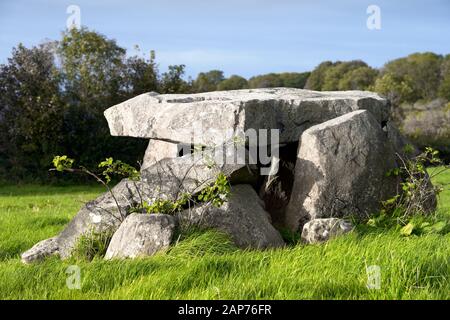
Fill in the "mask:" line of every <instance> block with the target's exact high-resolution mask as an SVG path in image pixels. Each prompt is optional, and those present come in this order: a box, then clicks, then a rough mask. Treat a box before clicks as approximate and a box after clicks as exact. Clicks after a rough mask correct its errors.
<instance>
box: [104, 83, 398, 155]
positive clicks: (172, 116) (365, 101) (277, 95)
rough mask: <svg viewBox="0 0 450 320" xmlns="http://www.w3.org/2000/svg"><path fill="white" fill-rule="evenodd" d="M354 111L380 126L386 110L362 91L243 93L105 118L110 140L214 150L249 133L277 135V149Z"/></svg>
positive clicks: (178, 99) (130, 105)
mask: <svg viewBox="0 0 450 320" xmlns="http://www.w3.org/2000/svg"><path fill="white" fill-rule="evenodd" d="M359 109H367V110H369V111H370V112H371V113H372V114H373V115H374V117H375V119H376V120H377V121H378V122H380V123H381V121H386V120H387V119H388V117H389V109H390V105H389V102H388V101H387V100H385V99H383V98H381V97H380V96H379V95H377V94H375V93H372V92H367V91H340V92H331V91H330V92H316V91H309V90H303V89H293V88H270V89H245V90H231V91H216V92H208V93H198V94H165V95H156V94H154V93H151V94H142V95H139V96H137V97H134V98H132V99H129V100H127V101H125V102H123V103H120V104H118V105H115V106H113V107H111V108H109V109H107V110H106V111H105V117H106V119H107V120H108V124H109V128H110V131H111V134H112V135H114V136H131V137H140V138H153V139H160V140H165V141H172V142H182V143H187V144H202V145H206V146H214V145H218V144H221V143H223V142H224V141H227V140H229V139H230V138H231V137H232V136H236V135H239V134H240V133H242V132H245V131H246V130H247V129H249V128H252V129H255V130H258V129H279V130H280V143H284V142H293V141H297V140H298V137H299V136H300V134H301V133H302V132H303V131H304V130H305V129H307V128H308V127H310V126H313V125H315V124H319V123H321V122H324V121H327V120H330V119H332V118H335V117H337V116H340V115H343V114H345V113H348V112H351V111H355V110H359ZM196 132H197V133H196ZM198 133H199V134H198ZM194 136H195V139H194V140H193V137H194Z"/></svg>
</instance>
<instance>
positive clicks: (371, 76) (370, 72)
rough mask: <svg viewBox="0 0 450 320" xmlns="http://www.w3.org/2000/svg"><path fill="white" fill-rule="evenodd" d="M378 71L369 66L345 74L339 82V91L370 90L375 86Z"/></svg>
mask: <svg viewBox="0 0 450 320" xmlns="http://www.w3.org/2000/svg"><path fill="white" fill-rule="evenodd" d="M377 76H378V71H377V70H375V69H373V68H371V67H369V66H367V67H365V66H363V67H360V68H357V69H353V70H351V71H349V72H347V73H345V74H344V75H343V76H342V77H341V79H340V80H339V82H338V89H339V90H368V89H369V88H371V86H373V84H374V83H375V80H376V78H377Z"/></svg>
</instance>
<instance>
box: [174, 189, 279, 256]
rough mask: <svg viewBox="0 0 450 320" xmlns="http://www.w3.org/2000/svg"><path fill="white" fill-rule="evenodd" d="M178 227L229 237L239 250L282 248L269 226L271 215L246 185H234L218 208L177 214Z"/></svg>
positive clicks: (273, 230) (203, 208) (276, 233)
mask: <svg viewBox="0 0 450 320" xmlns="http://www.w3.org/2000/svg"><path fill="white" fill-rule="evenodd" d="M179 218H180V221H181V223H185V224H186V223H187V224H191V225H199V226H201V227H206V228H217V229H219V230H221V231H223V232H225V233H227V234H229V235H230V236H231V238H232V239H233V241H234V243H235V244H236V245H237V246H239V247H241V248H255V249H263V248H273V247H282V246H284V241H283V239H282V238H281V235H280V233H279V232H278V231H277V230H276V229H275V228H274V227H273V226H272V224H271V223H270V222H271V221H270V215H269V213H267V212H266V211H265V210H264V208H263V203H262V201H261V199H260V198H259V197H258V195H257V194H256V192H255V191H254V190H253V188H252V187H251V186H249V185H235V186H233V187H232V190H231V197H230V198H229V199H228V200H227V202H225V203H224V204H223V205H222V206H221V207H219V208H217V207H215V206H212V205H202V206H199V207H195V208H192V209H190V210H186V211H183V212H181V213H180V214H179Z"/></svg>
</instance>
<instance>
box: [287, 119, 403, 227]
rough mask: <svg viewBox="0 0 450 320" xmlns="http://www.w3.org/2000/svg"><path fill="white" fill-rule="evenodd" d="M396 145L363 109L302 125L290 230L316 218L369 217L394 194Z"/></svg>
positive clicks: (291, 203) (395, 183)
mask: <svg viewBox="0 0 450 320" xmlns="http://www.w3.org/2000/svg"><path fill="white" fill-rule="evenodd" d="M395 167H396V162H395V156H394V151H393V150H392V146H391V144H390V142H389V140H388V138H387V136H386V133H385V132H384V131H383V130H382V128H381V125H380V123H379V122H378V121H376V120H375V118H374V117H373V116H372V115H371V114H370V113H369V112H367V111H363V110H360V111H354V112H351V113H349V114H346V115H343V116H341V117H338V118H336V119H333V120H330V121H327V122H324V123H322V124H320V125H317V126H314V127H311V128H309V129H308V130H306V131H305V132H304V133H303V134H302V136H301V139H300V146H299V150H298V158H297V163H296V167H295V177H294V179H295V180H294V186H293V189H292V194H291V199H290V202H289V205H288V208H287V212H286V223H287V226H288V227H289V228H290V229H291V230H295V231H296V230H299V228H301V227H302V226H303V225H304V224H305V223H306V222H307V221H309V220H311V219H317V218H331V217H346V216H353V217H357V218H367V217H369V216H370V215H371V214H373V213H376V212H377V211H379V210H380V205H381V203H380V202H381V201H382V200H386V199H387V198H390V197H392V196H394V195H395V194H396V187H397V180H396V179H395V178H392V177H386V173H387V172H388V171H389V170H391V169H393V168H395Z"/></svg>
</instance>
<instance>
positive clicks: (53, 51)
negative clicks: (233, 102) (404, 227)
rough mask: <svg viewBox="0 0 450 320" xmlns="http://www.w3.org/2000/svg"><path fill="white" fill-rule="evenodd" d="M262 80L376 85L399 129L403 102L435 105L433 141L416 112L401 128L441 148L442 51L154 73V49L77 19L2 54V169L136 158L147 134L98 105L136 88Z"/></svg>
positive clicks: (449, 75)
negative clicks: (294, 66) (124, 130)
mask: <svg viewBox="0 0 450 320" xmlns="http://www.w3.org/2000/svg"><path fill="white" fill-rule="evenodd" d="M264 87H293V88H305V89H311V90H371V91H376V92H379V93H381V94H383V95H385V96H387V97H388V98H389V99H391V101H392V103H393V105H394V109H395V112H394V118H395V119H396V121H397V122H399V124H400V126H401V127H402V128H403V127H405V126H404V125H403V124H404V123H403V122H404V120H405V119H408V116H409V117H410V118H411V110H413V111H414V112H413V113H412V114H414V115H417V112H418V111H417V108H419V111H420V112H424V110H425V112H426V113H425V114H426V116H427V117H430V115H431V114H433V112H434V113H436V112H441V113H438V114H433V116H431V118H432V119H431V120H429V119H428V120H429V121H428V120H427V121H428V122H431V123H427V124H426V125H425V126H424V127H425V129H427V130H429V129H430V127H436V126H440V127H442V121H444V123H443V126H444V129H443V130H442V128H438V129H439V130H440V131H439V134H437V138H438V139H437V140H436V139H435V138H436V135H435V134H434V133H430V132H426V135H427V136H430V137H431V140H430V139H428V140H427V139H425V140H424V141H421V140H420V139H421V138H423V136H424V134H422V133H421V132H419V131H420V130H419V129H421V127H420V126H421V125H422V124H421V123H420V121H419V122H417V121H416V120H417V119H416V118H414V117H413V120H414V121H412V123H413V125H410V126H412V129H411V128H406V129H405V128H403V129H404V130H405V131H406V132H409V131H408V130H410V131H411V130H412V131H411V132H409V135H410V136H411V137H413V138H414V139H415V140H417V141H419V142H420V141H421V143H422V144H424V143H429V142H430V141H431V144H433V143H434V142H436V141H437V142H436V143H437V144H438V145H436V143H435V145H434V147H437V148H439V147H441V149H442V150H444V151H446V150H447V151H448V148H449V144H450V142H449V141H450V133H449V129H448V126H449V125H448V123H449V122H446V123H445V121H447V120H449V121H450V119H449V116H450V115H449V112H450V107H449V106H450V105H449V104H448V101H449V100H450V55H446V56H442V55H438V54H434V53H429V52H428V53H416V54H412V55H410V56H408V57H405V58H400V59H396V60H394V61H391V62H388V63H387V64H386V65H384V66H383V67H382V68H381V69H375V68H372V67H370V66H369V65H367V64H366V63H365V62H363V61H359V60H358V61H345V62H341V61H338V62H331V61H326V62H323V63H321V64H320V65H319V66H317V67H316V68H315V69H314V70H313V71H312V72H286V73H269V74H263V75H258V76H255V77H251V78H249V79H246V78H244V77H241V76H239V75H232V76H230V77H225V76H224V73H223V71H221V70H211V71H208V72H201V73H199V74H198V76H197V77H196V78H195V79H191V78H187V79H186V77H185V66H184V65H182V64H180V65H171V66H169V67H168V68H167V70H165V71H164V72H160V70H159V66H158V64H157V63H156V59H155V54H154V52H151V54H150V56H149V57H144V56H138V55H136V56H131V57H129V56H127V52H126V50H125V49H124V48H123V47H120V46H119V45H118V44H117V43H116V42H115V41H114V40H111V39H108V38H107V37H105V36H104V35H101V34H99V33H97V32H95V31H91V30H88V29H86V28H82V29H71V30H70V31H65V32H63V33H62V36H61V39H60V40H58V41H51V42H46V43H43V44H41V45H38V46H33V47H31V48H27V47H25V46H23V45H22V44H19V45H18V46H16V47H15V48H13V50H12V54H11V57H10V58H8V61H7V63H5V64H2V65H0V131H1V132H2V134H1V135H0V177H2V178H3V179H8V180H13V179H14V180H31V179H36V180H40V181H42V180H49V179H51V178H50V176H49V175H48V173H47V170H46V169H47V168H48V167H49V165H50V162H51V159H53V156H54V155H57V154H67V155H70V156H71V157H72V158H76V159H78V160H79V161H80V163H83V164H86V165H94V164H95V163H98V161H99V160H102V159H103V158H104V157H105V156H112V157H114V158H118V159H121V160H123V161H125V162H128V163H136V161H138V160H140V159H142V157H143V153H144V151H145V148H146V141H145V140H140V139H135V138H127V137H111V136H110V134H109V129H108V125H107V123H106V120H105V118H104V116H103V111H104V110H105V109H107V108H109V107H110V106H112V105H114V104H117V103H120V102H122V101H124V100H127V99H129V98H131V97H133V96H136V95H138V94H141V93H144V92H149V91H156V92H160V93H196V92H207V91H215V90H235V89H245V88H264ZM405 106H406V107H405ZM430 106H431V107H430ZM410 120H411V119H410ZM402 121H403V122H402ZM439 121H440V122H439ZM410 122H411V121H410ZM408 123H409V122H408ZM417 123H419V124H420V125H418V124H417ZM433 137H434V138H433ZM433 139H434V140H433ZM422 140H423V139H422Z"/></svg>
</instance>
